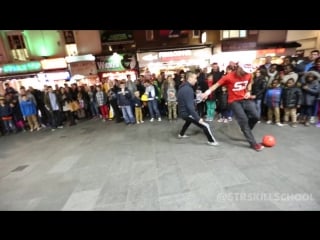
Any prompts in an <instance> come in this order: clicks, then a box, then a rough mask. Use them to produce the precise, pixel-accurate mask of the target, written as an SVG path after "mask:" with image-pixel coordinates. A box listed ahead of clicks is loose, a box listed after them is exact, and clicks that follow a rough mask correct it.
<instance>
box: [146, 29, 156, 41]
mask: <svg viewBox="0 0 320 240" xmlns="http://www.w3.org/2000/svg"><path fill="white" fill-rule="evenodd" d="M153 39H154V33H153V30H146V40H147V41H152V40H153Z"/></svg>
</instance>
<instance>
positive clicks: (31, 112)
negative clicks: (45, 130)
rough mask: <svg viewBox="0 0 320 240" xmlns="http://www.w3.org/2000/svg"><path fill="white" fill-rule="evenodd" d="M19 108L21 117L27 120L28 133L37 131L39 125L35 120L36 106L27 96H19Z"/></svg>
mask: <svg viewBox="0 0 320 240" xmlns="http://www.w3.org/2000/svg"><path fill="white" fill-rule="evenodd" d="M20 108H21V112H22V114H23V117H24V118H26V119H27V121H28V124H29V127H30V132H33V131H34V130H37V131H39V130H40V125H39V122H38V118H37V108H36V105H35V104H34V103H33V102H32V101H31V100H30V99H29V98H28V97H27V95H22V96H21V101H20Z"/></svg>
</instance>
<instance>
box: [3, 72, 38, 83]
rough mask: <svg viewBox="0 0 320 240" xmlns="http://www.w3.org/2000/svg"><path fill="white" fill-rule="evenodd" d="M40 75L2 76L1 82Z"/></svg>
mask: <svg viewBox="0 0 320 240" xmlns="http://www.w3.org/2000/svg"><path fill="white" fill-rule="evenodd" d="M37 74H38V73H28V74H17V75H5V76H0V81H6V80H12V79H24V78H34V77H37Z"/></svg>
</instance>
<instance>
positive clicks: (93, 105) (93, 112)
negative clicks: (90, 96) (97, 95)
mask: <svg viewBox="0 0 320 240" xmlns="http://www.w3.org/2000/svg"><path fill="white" fill-rule="evenodd" d="M90 110H91V115H92V116H93V117H95V116H99V109H98V104H97V103H95V102H90Z"/></svg>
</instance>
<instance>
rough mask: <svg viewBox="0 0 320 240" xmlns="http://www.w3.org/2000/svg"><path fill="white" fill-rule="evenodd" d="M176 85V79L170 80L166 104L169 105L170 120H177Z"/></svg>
mask: <svg viewBox="0 0 320 240" xmlns="http://www.w3.org/2000/svg"><path fill="white" fill-rule="evenodd" d="M174 85H175V84H174V81H171V82H169V85H168V89H167V99H166V104H167V107H168V119H169V121H172V119H173V120H177V91H176V88H175V86H174Z"/></svg>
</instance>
